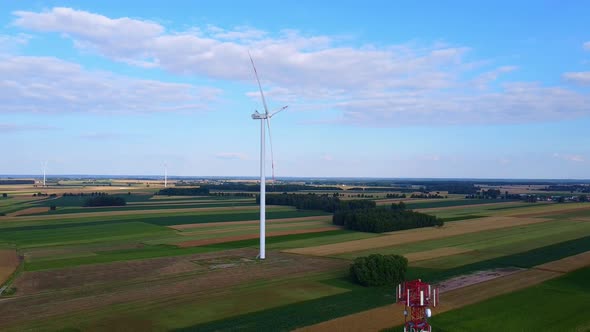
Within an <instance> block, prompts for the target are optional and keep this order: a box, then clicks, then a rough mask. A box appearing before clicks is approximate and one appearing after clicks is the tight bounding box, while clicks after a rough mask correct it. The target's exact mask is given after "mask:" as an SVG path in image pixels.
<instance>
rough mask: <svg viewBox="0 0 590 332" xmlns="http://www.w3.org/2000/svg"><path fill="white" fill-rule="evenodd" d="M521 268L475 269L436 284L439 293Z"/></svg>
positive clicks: (508, 273)
mask: <svg viewBox="0 0 590 332" xmlns="http://www.w3.org/2000/svg"><path fill="white" fill-rule="evenodd" d="M522 270H523V269H519V268H513V267H510V268H501V269H493V270H488V271H477V272H475V273H472V274H466V275H462V276H458V277H455V278H451V279H448V280H445V281H443V282H441V283H439V284H438V285H437V287H438V288H439V289H440V291H441V293H443V292H448V291H451V290H453V289H457V288H462V287H466V286H470V285H475V284H478V283H480V282H484V281H489V280H492V279H496V278H499V277H503V276H507V275H510V274H513V273H517V272H520V271H522Z"/></svg>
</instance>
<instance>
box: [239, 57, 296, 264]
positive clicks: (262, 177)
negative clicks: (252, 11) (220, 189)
mask: <svg viewBox="0 0 590 332" xmlns="http://www.w3.org/2000/svg"><path fill="white" fill-rule="evenodd" d="M248 56H249V57H250V62H251V63H252V68H253V69H254V75H255V76H256V82H257V83H258V89H260V98H261V99H262V105H263V106H264V113H258V111H255V112H254V114H252V119H254V120H260V254H259V255H258V258H260V259H265V258H266V174H265V172H266V169H265V158H266V156H265V150H266V148H265V141H266V135H265V133H264V129H265V127H266V126H268V137H269V139H270V149H271V158H273V156H272V136H271V135H270V118H272V117H273V116H274V115H276V114H277V113H279V112H281V111H283V110H285V109H286V108H287V106H283V107H281V108H279V109H278V110H276V111H274V112H273V113H270V114H269V113H268V107H267V106H266V100H265V99H264V92H262V85H261V84H260V79H259V78H258V72H257V71H256V66H255V65H254V60H252V55H251V54H250V52H248ZM265 120H266V121H265ZM265 122H266V123H265ZM271 163H272V164H271V165H272V169H273V179H274V158H273V160H272V161H271Z"/></svg>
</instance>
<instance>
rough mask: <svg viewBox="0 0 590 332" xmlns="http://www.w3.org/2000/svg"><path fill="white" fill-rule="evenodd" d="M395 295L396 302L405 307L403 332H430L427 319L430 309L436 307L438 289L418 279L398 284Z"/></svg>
mask: <svg viewBox="0 0 590 332" xmlns="http://www.w3.org/2000/svg"><path fill="white" fill-rule="evenodd" d="M396 293H397V302H399V303H403V304H404V305H405V309H404V316H405V324H404V332H432V326H430V324H428V318H430V317H431V316H432V310H431V309H430V308H431V307H432V308H434V307H436V306H437V305H438V302H439V301H438V293H439V291H438V289H437V288H436V287H433V286H431V285H430V284H427V283H425V282H423V281H422V280H420V279H418V280H412V281H406V282H404V283H402V284H399V285H398V286H397V292H396Z"/></svg>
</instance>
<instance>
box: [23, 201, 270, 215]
mask: <svg viewBox="0 0 590 332" xmlns="http://www.w3.org/2000/svg"><path fill="white" fill-rule="evenodd" d="M242 206H250V207H258V206H257V205H256V204H255V203H254V202H217V203H182V204H161V205H160V204H141V205H126V206H109V207H70V208H61V209H58V210H55V211H47V208H45V211H43V212H40V213H34V212H33V213H29V214H28V215H58V214H71V213H91V212H125V211H152V210H162V211H165V210H168V209H170V210H180V209H197V208H198V209H204V208H218V209H219V210H222V209H225V208H228V207H242ZM21 215H23V214H21Z"/></svg>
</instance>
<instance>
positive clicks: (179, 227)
mask: <svg viewBox="0 0 590 332" xmlns="http://www.w3.org/2000/svg"><path fill="white" fill-rule="evenodd" d="M269 220H272V223H273V224H274V223H279V222H280V223H282V222H297V221H309V220H317V221H324V220H325V221H329V220H332V216H316V217H299V218H282V219H267V221H269ZM258 223H260V220H244V221H228V222H224V223H223V226H235V225H257V224H258ZM211 226H217V227H218V226H219V223H201V224H184V225H174V226H168V227H170V228H173V229H176V230H179V231H181V230H184V229H193V228H207V227H211Z"/></svg>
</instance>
